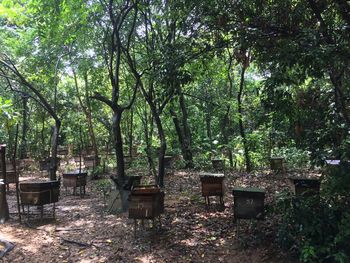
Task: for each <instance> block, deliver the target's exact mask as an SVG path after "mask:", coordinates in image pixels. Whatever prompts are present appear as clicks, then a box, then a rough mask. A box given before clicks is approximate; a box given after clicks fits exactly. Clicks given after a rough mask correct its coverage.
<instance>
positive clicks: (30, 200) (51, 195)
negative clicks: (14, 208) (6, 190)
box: [19, 181, 60, 206]
mask: <svg viewBox="0 0 350 263" xmlns="http://www.w3.org/2000/svg"><path fill="white" fill-rule="evenodd" d="M19 190H20V198H21V204H22V205H39V206H40V205H46V204H51V203H56V202H58V197H59V193H60V182H59V181H48V182H25V183H20V184H19Z"/></svg>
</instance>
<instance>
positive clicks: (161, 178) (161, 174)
mask: <svg viewBox="0 0 350 263" xmlns="http://www.w3.org/2000/svg"><path fill="white" fill-rule="evenodd" d="M152 108H153V109H152V114H153V119H154V121H155V123H156V126H157V130H158V136H159V141H160V149H159V153H158V176H157V178H156V181H157V183H158V185H159V186H160V187H164V175H165V166H164V157H165V152H166V148H167V145H166V139H165V134H164V129H163V125H162V121H161V119H160V116H159V114H158V112H157V111H156V109H155V108H154V107H152Z"/></svg>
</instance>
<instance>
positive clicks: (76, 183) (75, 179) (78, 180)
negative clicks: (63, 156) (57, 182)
mask: <svg viewBox="0 0 350 263" xmlns="http://www.w3.org/2000/svg"><path fill="white" fill-rule="evenodd" d="M62 177H63V186H64V187H80V186H85V185H86V178H87V172H79V171H76V172H70V173H63V174H62Z"/></svg>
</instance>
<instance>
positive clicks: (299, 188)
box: [291, 179, 321, 196]
mask: <svg viewBox="0 0 350 263" xmlns="http://www.w3.org/2000/svg"><path fill="white" fill-rule="evenodd" d="M291 180H292V182H293V184H294V193H295V195H297V196H313V195H318V194H319V193H320V186H321V181H320V180H319V179H291Z"/></svg>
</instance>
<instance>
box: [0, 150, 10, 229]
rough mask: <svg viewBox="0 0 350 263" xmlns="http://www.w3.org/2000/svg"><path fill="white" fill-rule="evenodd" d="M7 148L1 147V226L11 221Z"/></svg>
mask: <svg viewBox="0 0 350 263" xmlns="http://www.w3.org/2000/svg"><path fill="white" fill-rule="evenodd" d="M5 154H6V146H5V145H0V164H1V176H0V179H1V180H0V224H3V223H4V222H5V221H6V220H8V219H9V207H8V204H7V200H6V184H5V182H6V162H5Z"/></svg>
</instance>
